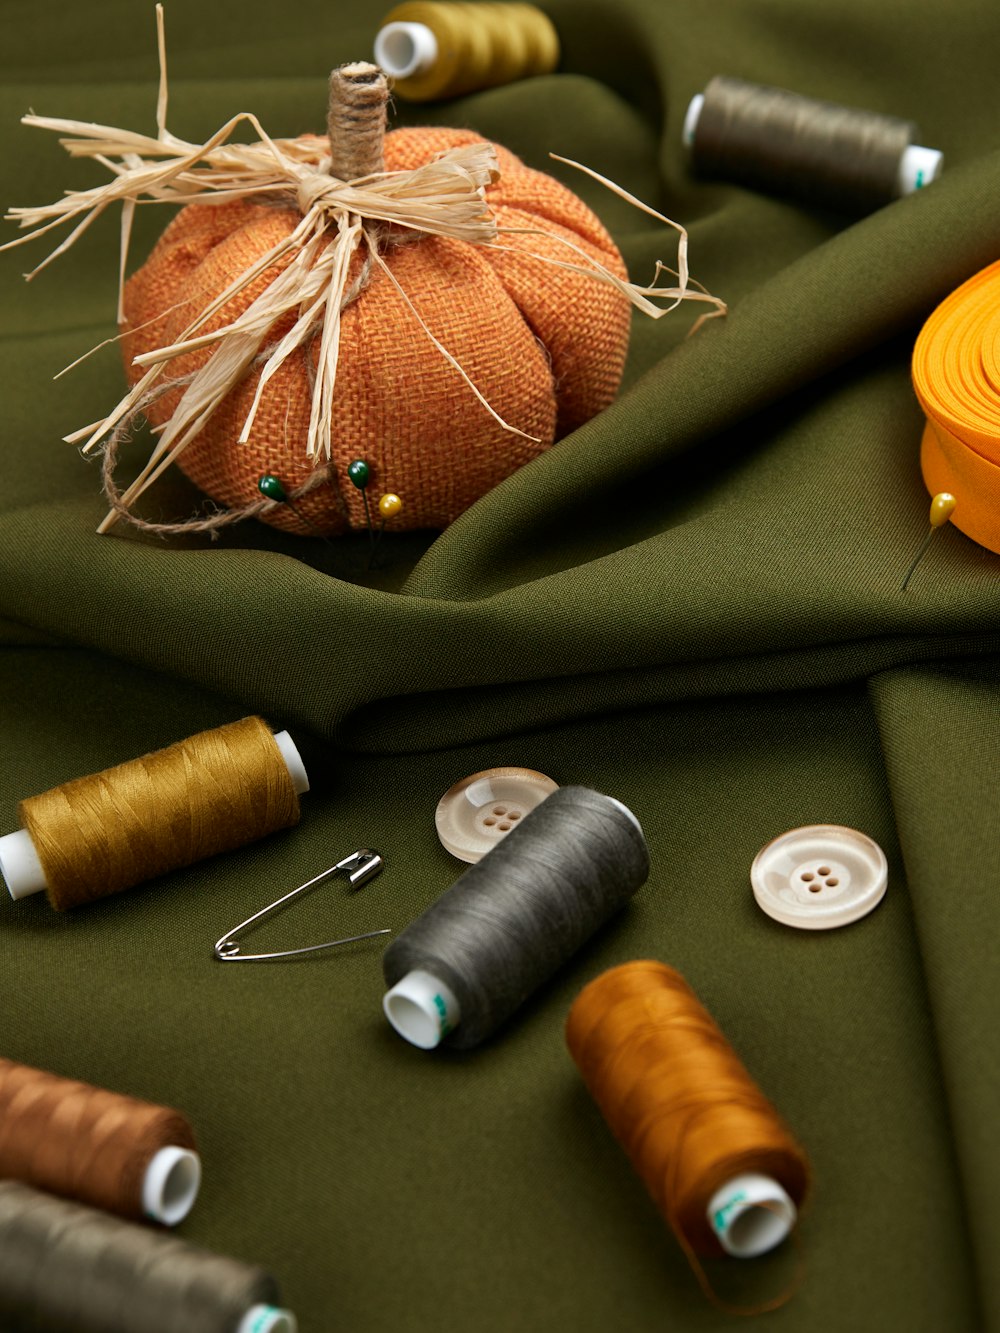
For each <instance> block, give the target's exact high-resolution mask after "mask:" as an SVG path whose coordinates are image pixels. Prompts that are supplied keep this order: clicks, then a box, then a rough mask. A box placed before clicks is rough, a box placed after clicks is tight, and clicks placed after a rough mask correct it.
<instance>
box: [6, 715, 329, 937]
mask: <svg viewBox="0 0 1000 1333" xmlns="http://www.w3.org/2000/svg"><path fill="white" fill-rule="evenodd" d="M308 790H309V781H308V778H307V777H306V772H305V768H304V767H303V765H302V760H301V758H300V757H299V753H298V751H297V750H296V748H295V745H294V743H293V742H292V739H291V737H290V736H289V735H288V733H287V732H280V733H279V734H278V735H276V736H275V735H272V734H271V730H270V728H269V727H268V726H267V724H266V723H265V722H263V721H261V719H260V718H258V717H248V718H244V719H243V720H242V721H240V722H231V723H229V724H228V725H226V726H224V727H216V728H215V729H213V730H211V731H203V732H199V733H198V734H197V735H196V736H191V737H190V738H189V739H187V740H184V741H180V742H178V743H177V744H176V745H171V746H168V747H167V748H166V749H165V750H157V751H156V752H154V753H153V754H148V755H145V756H144V757H143V758H141V759H133V760H130V761H129V762H128V763H125V764H119V765H118V766H117V767H116V768H109V769H106V770H105V771H104V772H102V773H96V774H93V775H92V776H90V777H84V778H76V779H75V780H74V781H72V782H67V783H64V784H63V785H62V786H60V787H54V788H53V789H52V790H51V791H48V792H45V793H43V794H42V795H40V796H32V797H29V798H28V799H27V800H24V801H22V802H21V804H20V805H19V806H18V815H19V817H20V820H21V824H22V829H21V830H20V831H19V832H17V833H11V834H8V835H7V836H5V837H3V838H0V872H2V873H3V876H4V878H5V879H6V881H7V887H8V889H9V890H10V894H11V897H12V898H22V897H24V896H26V895H27V894H31V893H37V892H39V891H40V890H42V889H45V890H46V892H47V894H48V898H49V902H50V903H51V904H52V906H53V907H54V908H55V909H56V910H57V911H60V912H61V911H64V910H65V909H66V908H69V907H78V906H80V905H81V904H83V903H89V902H95V901H96V900H97V899H99V898H106V897H108V896H110V895H111V894H112V893H117V892H118V891H119V890H121V889H127V888H130V887H131V886H132V885H134V884H140V883H142V882H143V881H144V880H147V879H153V878H154V877H155V876H156V875H162V874H165V873H166V872H167V871H170V870H177V869H179V868H180V867H181V866H187V865H191V864H193V863H194V862H195V861H200V860H203V859H204V858H205V857H207V856H214V855H215V854H216V853H218V852H227V851H232V850H233V849H234V848H236V847H243V846H245V845H246V844H247V843H249V842H253V841H255V840H256V839H257V838H262V837H264V836H265V835H266V834H268V833H274V832H276V831H277V830H278V829H283V828H288V827H290V826H291V825H292V824H295V823H297V822H298V818H299V799H298V798H299V794H300V793H303V792H306V791H308Z"/></svg>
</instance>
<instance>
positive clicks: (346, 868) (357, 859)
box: [215, 848, 391, 963]
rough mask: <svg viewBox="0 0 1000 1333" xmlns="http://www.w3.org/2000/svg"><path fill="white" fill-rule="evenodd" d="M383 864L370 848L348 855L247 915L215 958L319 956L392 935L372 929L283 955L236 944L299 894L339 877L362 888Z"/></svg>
mask: <svg viewBox="0 0 1000 1333" xmlns="http://www.w3.org/2000/svg"><path fill="white" fill-rule="evenodd" d="M384 864H385V862H384V861H383V860H382V858H381V856H379V854H378V852H372V851H369V850H368V849H367V848H362V849H361V850H360V851H357V852H351V854H350V856H345V857H344V859H343V860H342V861H338V862H337V864H336V865H335V866H330V868H329V869H328V870H324V871H323V872H322V874H319V875H315V876H314V877H313V878H312V879H310V880H307V881H306V883H305V884H300V885H299V887H298V888H297V889H292V891H291V893H286V894H285V896H284V897H283V898H279V899H278V900H277V902H273V903H269V904H268V906H267V907H262V908H261V910H260V911H259V912H254V914H253V916H248V917H247V919H246V920H245V921H243V922H241V923H240V925H238V926H234V927H233V929H232V930H227V931H226V933H225V935H223V937H222V939H221V940H217V941H216V944H215V956H216V958H217V959H218V960H219V962H220V963H259V962H262V961H264V960H265V959H269V958H292V957H294V956H295V955H296V954H303V953H316V952H317V951H318V950H319V949H335V948H336V947H337V945H338V944H355V943H356V942H357V941H358V940H370V939H374V937H375V936H376V935H388V934H390V933H391V932H390V931H389V930H388V929H386V930H369V931H366V932H365V934H363V935H348V936H346V937H345V938H344V939H342V940H328V941H327V942H326V943H325V944H307V945H306V947H305V948H304V949H283V950H281V952H280V953H240V946H239V944H238V943H237V942H236V936H237V935H238V934H239V933H240V931H241V930H246V928H247V927H248V926H252V925H253V923H254V922H255V921H259V920H260V918H261V917H262V916H267V914H268V912H276V911H277V910H278V909H279V908H281V907H284V906H285V904H286V903H289V902H291V900H292V899H293V898H295V897H296V896H297V895H298V894H300V893H305V892H306V890H307V889H312V888H315V886H316V885H317V884H322V882H323V881H324V880H326V879H330V878H332V877H333V876H334V875H337V874H345V875H346V876H347V881H348V883H349V884H350V886H351V888H352V889H360V888H361V886H362V884H367V883H368V881H369V880H370V879H374V878H375V876H376V875H377V874H378V873H379V871H380V870H381V869H382V867H383V865H384Z"/></svg>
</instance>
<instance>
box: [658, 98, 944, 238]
mask: <svg viewBox="0 0 1000 1333" xmlns="http://www.w3.org/2000/svg"><path fill="white" fill-rule="evenodd" d="M917 134H918V130H917V127H916V126H915V125H914V124H912V122H910V121H906V120H898V119H896V118H895V117H894V116H883V115H879V114H877V113H876V112H874V111H860V110H856V109H853V108H851V107H845V106H837V105H835V104H834V103H832V102H819V101H815V100H814V99H813V98H811V97H802V96H801V95H800V94H799V93H793V92H788V91H786V90H785V89H784V88H766V87H761V86H760V85H758V84H754V83H746V82H744V80H742V79H731V78H728V77H726V76H724V75H718V76H717V77H716V78H714V79H712V80H711V81H710V82H709V84H708V86H707V87H706V88H705V91H704V93H698V94H697V95H696V96H695V97H694V98H692V100H691V103H690V105H689V107H688V110H687V115H686V117H685V120H684V142H685V143H686V144H687V146H688V147H689V149H690V151H691V162H692V166H693V167H694V169H695V171H696V172H697V173H698V175H700V176H708V177H716V178H718V179H721V180H729V181H734V182H736V183H738V184H740V185H746V186H749V188H751V189H762V190H773V191H775V192H776V193H780V194H785V195H791V196H793V197H795V198H798V199H802V200H804V201H805V202H806V203H810V204H820V205H823V206H824V207H828V208H834V209H837V210H838V211H843V212H851V213H870V212H872V211H873V210H874V209H876V208H881V207H883V205H885V204H888V203H890V202H891V201H892V200H893V199H897V198H899V197H900V196H901V195H905V194H912V193H913V191H914V190H919V189H921V188H922V187H923V186H925V185H929V184H930V183H931V181H933V180H935V179H936V178H937V176H938V175H939V174H940V172H941V168H942V166H943V164H944V158H943V156H942V154H941V153H939V152H938V151H937V149H934V148H923V147H921V146H920V145H919V144H916V143H914V142H913V141H914V139H915V138H916V136H917Z"/></svg>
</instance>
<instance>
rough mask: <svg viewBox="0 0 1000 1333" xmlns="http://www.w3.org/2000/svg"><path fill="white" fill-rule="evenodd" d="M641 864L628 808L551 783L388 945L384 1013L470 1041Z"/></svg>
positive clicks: (426, 1040) (592, 923)
mask: <svg viewBox="0 0 1000 1333" xmlns="http://www.w3.org/2000/svg"><path fill="white" fill-rule="evenodd" d="M648 874H649V852H648V851H647V848H646V842H645V839H644V838H643V836H642V830H641V829H640V827H639V823H638V820H636V818H635V816H634V815H632V814H631V813H630V812H629V811H628V810H626V808H625V807H624V806H623V805H622V804H621V803H620V802H619V801H615V800H613V799H612V798H611V797H609V796H602V795H601V794H600V793H599V792H596V791H590V790H589V789H588V788H586V787H560V788H558V789H557V790H556V791H554V792H553V793H552V794H551V796H547V797H546V799H545V800H544V801H542V803H541V805H539V806H536V807H535V809H534V810H532V811H531V813H530V814H529V815H527V816H526V818H525V819H524V820H523V822H522V823H520V824H519V825H518V826H517V827H516V828H514V829H513V830H512V831H511V832H510V833H508V834H507V836H506V837H505V838H504V839H503V841H502V842H499V843H497V845H496V846H495V847H494V848H493V849H492V851H490V852H489V853H488V854H487V855H486V856H484V857H483V859H482V860H481V861H479V862H477V863H476V864H475V865H473V866H470V867H469V869H468V870H467V871H466V872H465V874H464V875H462V877H461V878H460V879H459V880H457V881H456V883H455V884H453V885H452V887H451V888H450V889H448V890H447V891H446V892H445V893H444V894H442V895H441V897H440V898H439V899H438V900H437V901H436V902H435V903H434V904H432V906H431V907H429V908H428V909H427V911H426V912H424V913H423V915H422V916H420V917H418V918H417V920H416V921H414V922H413V923H412V924H411V925H409V926H408V927H407V928H406V930H404V931H403V932H402V933H401V934H400V935H398V936H397V937H396V939H395V940H393V942H392V944H390V945H389V947H388V949H387V950H386V951H385V954H384V956H383V959H382V969H383V971H384V973H385V979H386V981H387V982H388V984H389V986H390V987H391V989H390V990H389V992H388V993H387V995H386V997H385V1012H386V1016H387V1017H388V1019H389V1021H390V1023H392V1025H393V1027H395V1028H396V1030H397V1031H398V1032H399V1033H400V1034H401V1035H402V1036H404V1037H406V1039H407V1040H408V1041H411V1042H412V1043H413V1044H414V1045H415V1046H422V1047H424V1048H425V1049H430V1048H431V1047H433V1046H437V1045H438V1043H439V1042H441V1041H447V1043H448V1044H449V1045H451V1046H456V1047H459V1048H461V1049H467V1048H468V1047H471V1046H476V1045H478V1044H479V1043H480V1042H481V1041H483V1040H484V1039H485V1038H486V1037H488V1036H490V1034H491V1033H493V1032H495V1031H496V1029H497V1028H498V1027H499V1026H500V1025H501V1023H503V1022H504V1021H505V1020H506V1019H507V1018H509V1017H510V1015H511V1014H512V1013H513V1012H514V1011H515V1009H517V1008H518V1006H519V1005H521V1004H522V1003H523V1002H524V1001H525V1000H526V999H527V997H528V996H529V995H530V994H531V993H532V991H534V990H536V989H537V988H538V987H539V986H540V985H541V984H542V982H544V981H546V980H547V979H548V978H549V977H551V976H552V974H553V973H554V972H555V971H556V970H557V969H558V968H559V967H560V966H561V965H562V964H563V963H564V962H566V960H567V959H568V958H570V957H571V956H572V955H573V954H574V953H575V952H576V951H577V949H579V948H580V946H581V945H582V944H583V943H584V941H585V940H587V939H588V938H589V937H590V936H591V935H592V934H593V933H594V931H596V930H597V929H598V927H599V926H601V925H603V924H604V922H605V921H607V920H608V918H609V917H610V916H612V915H613V914H614V913H615V912H616V911H618V909H619V908H620V907H622V906H624V904H625V903H626V902H627V901H628V899H629V898H631V897H632V895H633V894H634V893H635V892H636V890H637V889H638V888H639V887H640V886H641V885H642V884H643V883H645V880H646V876H647V875H648ZM456 1016H457V1017H456Z"/></svg>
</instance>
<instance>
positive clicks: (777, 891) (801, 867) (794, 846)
mask: <svg viewBox="0 0 1000 1333" xmlns="http://www.w3.org/2000/svg"><path fill="white" fill-rule="evenodd" d="M888 874H889V871H888V865H887V863H886V859H885V854H884V853H883V851H882V848H881V847H879V845H878V843H877V842H873V841H872V839H871V838H869V837H867V836H866V835H865V834H864V833H859V832H858V831H857V829H852V828H845V827H844V826H843V825H840V824H811V825H809V826H807V827H806V828H798V829H792V830H791V831H790V832H788V833H783V834H782V835H781V836H780V837H778V838H775V839H774V841H773V842H769V843H768V844H767V846H766V847H762V848H761V850H760V851H759V852H758V853H757V856H756V858H755V859H754V863H753V865H752V866H751V867H750V882H751V884H752V885H753V891H754V897H755V898H756V899H757V902H758V904H759V905H760V907H761V908H762V909H763V910H764V911H765V912H766V913H767V914H768V916H771V917H773V918H774V919H775V920H776V921H781V922H783V923H784V924H785V925H787V926H798V927H799V928H800V929H803V930H830V929H832V928H833V927H834V926H846V925H848V923H849V922H851V921H857V920H858V918H859V917H862V916H864V915H865V914H866V913H868V912H870V911H871V910H872V908H873V907H875V906H877V905H878V903H879V902H881V900H882V897H883V895H884V893H885V890H886V884H887V882H888Z"/></svg>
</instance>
